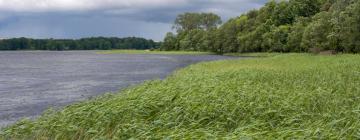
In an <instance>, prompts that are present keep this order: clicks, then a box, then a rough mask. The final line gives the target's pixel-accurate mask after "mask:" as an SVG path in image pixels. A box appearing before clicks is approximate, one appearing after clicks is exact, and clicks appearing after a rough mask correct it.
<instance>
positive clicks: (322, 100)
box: [0, 54, 360, 139]
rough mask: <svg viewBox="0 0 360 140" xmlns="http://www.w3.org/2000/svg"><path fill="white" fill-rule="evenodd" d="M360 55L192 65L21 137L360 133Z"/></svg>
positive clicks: (14, 131)
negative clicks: (161, 79) (163, 78)
mask: <svg viewBox="0 0 360 140" xmlns="http://www.w3.org/2000/svg"><path fill="white" fill-rule="evenodd" d="M359 118H360V56H359V55H337V56H313V55H308V54H289V55H277V56H274V57H267V58H258V59H250V60H226V61H216V62H208V63H201V64H196V65H192V66H190V67H188V68H185V69H183V70H180V71H177V72H175V73H174V74H173V75H171V76H169V77H168V78H167V79H165V80H163V81H160V80H155V81H150V82H146V83H144V84H142V85H140V86H136V87H132V88H129V89H127V90H124V91H122V92H120V93H119V94H115V95H111V94H109V95H105V96H102V97H99V98H98V99H95V100H91V101H86V102H82V103H78V104H74V105H71V106H68V107H66V108H65V109H63V110H61V111H60V112H48V113H46V114H44V115H43V116H42V117H41V118H39V119H38V120H36V121H33V122H31V121H22V122H18V123H17V124H15V125H13V126H10V127H8V128H6V129H4V130H3V131H2V133H1V134H0V135H1V136H2V137H3V138H13V139H130V138H135V139H216V138H220V139H222V138H223V139H275V138H276V139H360V119H359Z"/></svg>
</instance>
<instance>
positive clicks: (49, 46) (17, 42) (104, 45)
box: [0, 37, 159, 50]
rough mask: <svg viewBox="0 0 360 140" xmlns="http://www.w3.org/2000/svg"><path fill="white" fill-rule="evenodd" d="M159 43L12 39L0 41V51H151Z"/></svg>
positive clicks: (150, 41)
mask: <svg viewBox="0 0 360 140" xmlns="http://www.w3.org/2000/svg"><path fill="white" fill-rule="evenodd" d="M158 46H159V43H157V42H154V41H153V40H147V39H144V38H136V37H128V38H116V37H112V38H106V37H94V38H82V39H77V40H75V39H30V38H13V39H3V40H0V50H109V49H137V50H144V49H153V48H158Z"/></svg>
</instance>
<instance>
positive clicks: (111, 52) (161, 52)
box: [97, 50, 214, 55]
mask: <svg viewBox="0 0 360 140" xmlns="http://www.w3.org/2000/svg"><path fill="white" fill-rule="evenodd" d="M97 53H98V54H163V55H209V54H214V53H212V52H195V51H150V50H107V51H98V52H97Z"/></svg>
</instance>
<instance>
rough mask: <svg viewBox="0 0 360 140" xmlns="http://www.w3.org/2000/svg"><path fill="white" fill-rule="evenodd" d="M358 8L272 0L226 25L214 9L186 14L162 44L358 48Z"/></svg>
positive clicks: (321, 0)
mask: <svg viewBox="0 0 360 140" xmlns="http://www.w3.org/2000/svg"><path fill="white" fill-rule="evenodd" d="M359 13H360V1H359V0H289V1H275V0H273V1H269V2H268V3H267V4H266V5H265V6H263V7H262V8H260V9H257V10H251V11H249V12H247V13H245V14H242V15H240V16H238V17H236V18H232V19H230V20H228V21H227V22H226V23H224V24H222V21H221V18H220V17H219V16H218V15H215V14H212V13H184V14H181V15H179V16H178V17H177V18H176V20H175V22H174V26H173V28H174V29H176V34H174V33H172V32H169V33H167V35H166V37H165V39H164V42H163V44H162V45H161V48H160V49H161V50H165V51H168V50H186V51H211V52H216V53H219V54H223V53H244V52H309V51H310V52H312V51H316V52H321V51H327V50H331V51H334V52H343V53H359V52H360V24H359V23H360V14H359Z"/></svg>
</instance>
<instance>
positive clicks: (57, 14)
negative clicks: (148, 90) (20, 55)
mask: <svg viewBox="0 0 360 140" xmlns="http://www.w3.org/2000/svg"><path fill="white" fill-rule="evenodd" d="M8 1H10V2H8ZM11 1H12V3H11ZM85 1H87V2H88V3H85ZM266 1H267V0H221V1H220V0H152V1H149V0H131V1H130V0H77V2H74V1H73V0H28V1H24V0H23V1H21V0H7V2H6V1H5V0H0V37H22V36H25V37H34V38H81V37H89V36H119V37H125V36H139V37H145V38H151V39H155V40H161V39H162V38H163V36H164V35H165V33H166V32H168V31H171V23H172V22H173V20H174V19H175V18H176V15H177V14H180V13H183V12H214V13H217V14H219V15H221V16H222V17H223V19H224V20H227V19H229V18H231V17H235V16H238V15H240V14H241V13H244V12H246V11H248V10H251V9H254V8H259V7H261V6H262V5H263V4H264V3H265V2H266ZM4 2H5V4H4ZM16 2H18V3H16ZM19 2H20V3H21V2H23V3H22V4H19ZM31 2H33V3H34V2H38V3H37V4H35V6H31V5H30V3H31ZM41 2H42V3H43V4H41ZM11 4H12V5H11ZM15 4H18V6H15ZM56 4H57V5H56ZM4 7H7V8H4Z"/></svg>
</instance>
